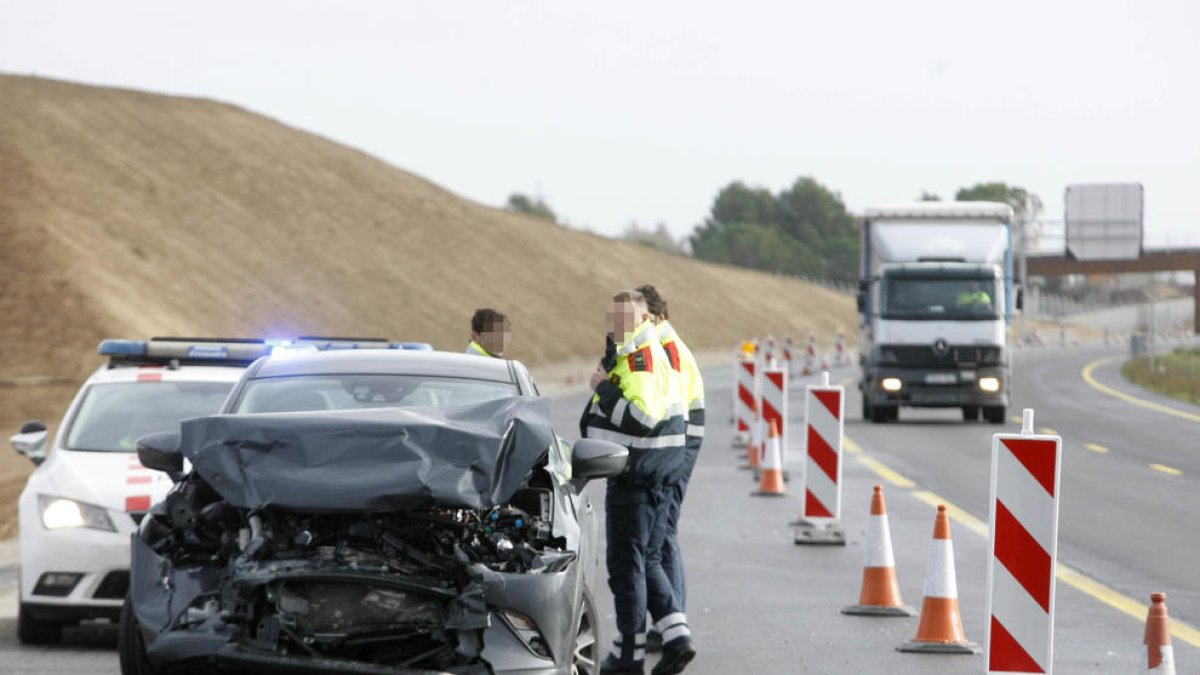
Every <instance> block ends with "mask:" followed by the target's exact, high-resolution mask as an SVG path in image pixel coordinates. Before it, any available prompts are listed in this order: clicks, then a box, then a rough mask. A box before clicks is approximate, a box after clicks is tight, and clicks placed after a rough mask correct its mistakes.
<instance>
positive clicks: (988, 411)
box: [983, 405, 1008, 424]
mask: <svg viewBox="0 0 1200 675" xmlns="http://www.w3.org/2000/svg"><path fill="white" fill-rule="evenodd" d="M1007 413H1008V408H1006V407H1004V406H1002V405H985V406H983V419H985V420H987V421H988V422H991V423H992V424H1004V417H1005V415H1006V414H1007Z"/></svg>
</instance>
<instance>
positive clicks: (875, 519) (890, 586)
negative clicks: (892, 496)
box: [842, 485, 917, 616]
mask: <svg viewBox="0 0 1200 675" xmlns="http://www.w3.org/2000/svg"><path fill="white" fill-rule="evenodd" d="M866 554H867V560H866V563H865V564H864V565H863V580H862V591H861V592H860V593H859V594H858V604H857V605H850V606H849V607H843V608H842V614H863V615H866V616H913V615H914V614H916V613H917V612H916V611H915V610H914V609H913V608H912V607H909V606H908V605H906V604H904V601H903V600H901V599H900V583H899V581H897V580H896V559H895V557H894V556H893V555H892V532H891V528H889V527H888V517H887V503H885V502H884V500H883V486H882V485H876V486H875V494H874V495H873V496H872V497H871V516H870V520H868V521H867V551H866Z"/></svg>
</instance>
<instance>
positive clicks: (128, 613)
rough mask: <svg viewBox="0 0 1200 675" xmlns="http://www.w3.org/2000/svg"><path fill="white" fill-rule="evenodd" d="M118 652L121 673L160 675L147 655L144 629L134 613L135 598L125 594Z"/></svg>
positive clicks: (125, 674)
mask: <svg viewBox="0 0 1200 675" xmlns="http://www.w3.org/2000/svg"><path fill="white" fill-rule="evenodd" d="M117 652H118V654H119V656H120V659H121V675H158V672H159V671H158V669H157V668H155V667H154V666H153V665H151V663H150V659H148V658H147V657H146V645H145V643H144V642H142V631H141V629H140V628H139V627H138V622H137V617H136V616H135V615H134V613H133V600H132V599H131V598H130V596H128V595H127V596H125V604H124V605H122V606H121V624H120V628H119V632H118V633H117Z"/></svg>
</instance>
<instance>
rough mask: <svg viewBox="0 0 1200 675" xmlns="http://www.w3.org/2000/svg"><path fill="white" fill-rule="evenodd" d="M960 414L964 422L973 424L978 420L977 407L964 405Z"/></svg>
mask: <svg viewBox="0 0 1200 675" xmlns="http://www.w3.org/2000/svg"><path fill="white" fill-rule="evenodd" d="M962 413H963V421H964V422H974V421H975V420H977V419H979V406H977V405H964V406H963V409H962Z"/></svg>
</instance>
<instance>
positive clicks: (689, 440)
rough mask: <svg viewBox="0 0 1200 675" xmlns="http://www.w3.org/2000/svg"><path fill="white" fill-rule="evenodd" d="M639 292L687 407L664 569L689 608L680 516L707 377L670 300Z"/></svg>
mask: <svg viewBox="0 0 1200 675" xmlns="http://www.w3.org/2000/svg"><path fill="white" fill-rule="evenodd" d="M637 291H638V292H639V293H641V294H642V296H643V297H645V298H646V309H647V310H648V311H649V312H650V315H651V316H652V317H654V323H655V326H654V327H655V329H656V330H657V331H658V340H659V342H660V343H662V347H663V351H664V352H666V354H667V358H668V360H670V362H671V369H672V370H674V371H675V373H676V375H677V378H676V379H677V380H678V382H677V387H678V394H677V396H678V397H679V400H680V401H682V402H683V404H684V407H685V408H686V409H687V433H686V449H685V457H686V460H687V471H686V473H685V474H684V476H683V479H682V480H680V481H679V483H678V484H677V485H676V486H675V487H674V488H673V489H671V490H669V491H668V494H667V496H668V498H669V499H670V506H669V508H668V513H667V536H666V540H665V541H664V542H663V548H662V552H661V564H662V568H663V571H664V572H665V573H666V575H667V578H668V579H670V581H671V587H672V588H673V589H674V591H675V596H676V599H677V600H678V602H679V609H680V610H681V611H687V583H686V581H685V578H684V571H683V553H682V551H681V550H680V548H679V516H680V512H681V509H682V506H683V499H684V497H685V496H686V495H687V486H688V480H689V479H690V478H691V476H692V469H693V468H694V467H695V466H696V459H697V457H699V455H700V444H701V443H702V442H703V441H704V378H703V377H702V376H701V375H700V366H698V365H697V364H696V358H695V357H694V356H692V350H691V349H688V346H687V344H686V343H684V341H683V339H682V338H680V337H679V335H678V334H677V333H676V332H675V327H674V326H672V325H671V321H670V312H669V311H668V309H667V301H666V300H664V299H663V297H662V296H661V295H659V293H658V290H657V289H655V288H654V287H653V286H650V285H645V286H638V287H637ZM657 557H658V556H657V555H656V553H654V552H652V553H651V554H650V558H651V560H653V559H655V558H657ZM661 642H662V636H661V635H660V634H659V633H658V632H657V631H654V630H651V631H650V632H649V633H648V634H647V636H646V647H647V650H648V651H655V650H656V649H658V648H660V647H661Z"/></svg>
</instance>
